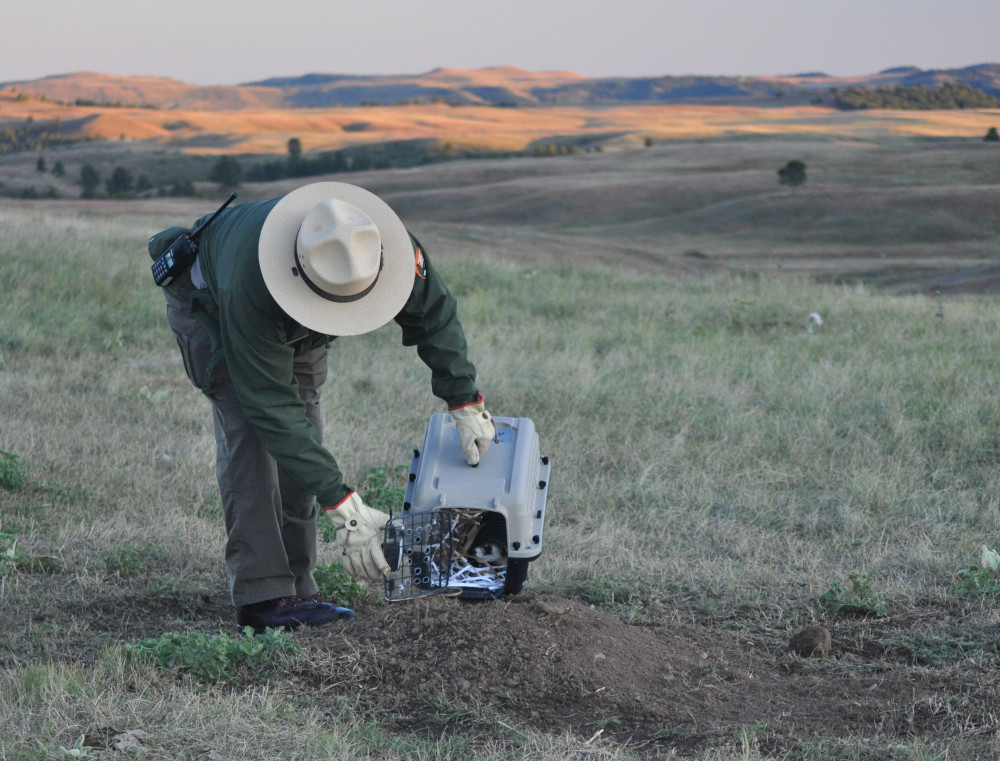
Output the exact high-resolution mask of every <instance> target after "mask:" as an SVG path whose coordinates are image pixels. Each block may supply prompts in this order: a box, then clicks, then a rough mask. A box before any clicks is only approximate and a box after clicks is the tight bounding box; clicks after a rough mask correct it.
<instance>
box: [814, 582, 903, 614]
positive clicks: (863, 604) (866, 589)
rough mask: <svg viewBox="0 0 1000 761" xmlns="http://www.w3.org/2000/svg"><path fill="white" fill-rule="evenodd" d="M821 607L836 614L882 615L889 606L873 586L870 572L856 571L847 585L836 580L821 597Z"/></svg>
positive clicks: (887, 610) (886, 612) (886, 611)
mask: <svg viewBox="0 0 1000 761" xmlns="http://www.w3.org/2000/svg"><path fill="white" fill-rule="evenodd" d="M819 604H820V607H822V608H823V610H825V611H826V612H827V613H829V614H831V615H835V616H856V617H859V618H866V617H868V616H875V617H882V616H885V615H886V614H888V612H889V606H888V605H887V604H886V602H885V600H883V599H882V597H881V596H880V595H878V594H877V593H876V592H875V590H874V588H873V587H872V577H871V574H870V573H862V572H861V571H855V572H853V573H852V574H851V575H850V576H848V584H847V587H845V586H844V585H842V584H841V583H840V582H837V581H835V582H834V583H833V584H831V585H830V588H829V589H827V590H826V591H825V592H824V593H823V594H821V595H820V597H819Z"/></svg>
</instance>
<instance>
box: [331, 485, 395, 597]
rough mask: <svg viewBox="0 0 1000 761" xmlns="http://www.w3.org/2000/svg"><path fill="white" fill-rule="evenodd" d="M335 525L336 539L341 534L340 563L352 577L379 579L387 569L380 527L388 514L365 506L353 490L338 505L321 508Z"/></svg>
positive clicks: (385, 573) (387, 517)
mask: <svg viewBox="0 0 1000 761" xmlns="http://www.w3.org/2000/svg"><path fill="white" fill-rule="evenodd" d="M323 512H325V513H326V514H327V515H329V516H330V520H332V521H333V525H334V526H336V527H337V538H338V539H339V538H340V534H345V536H344V560H343V565H344V568H345V569H346V570H347V572H348V573H349V574H351V575H352V576H360V577H361V578H365V579H369V580H371V581H381V579H382V577H383V575H387V574H388V573H389V572H390V570H391V569H390V568H389V564H388V563H387V562H385V556H384V555H383V554H382V529H383V527H384V526H385V524H386V523H387V522H388V521H389V516H388V515H386V514H385V513H383V512H382V511H381V510H376V509H374V508H371V507H368V505H366V504H365V503H364V502H362V501H361V497H359V496H358V493H357V492H354V491H352V492H351V493H350V494H348V495H347V496H346V497H344V499H343V500H341V501H340V502H339V503H338V504H336V505H334V506H332V507H326V508H323Z"/></svg>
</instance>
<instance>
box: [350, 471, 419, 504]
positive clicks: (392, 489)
mask: <svg viewBox="0 0 1000 761" xmlns="http://www.w3.org/2000/svg"><path fill="white" fill-rule="evenodd" d="M408 469H409V466H408V465H380V466H379V467H377V468H372V469H371V470H369V471H368V472H367V473H366V474H365V476H364V478H362V479H361V484H360V486H359V487H358V491H359V493H360V494H361V495H362V496H363V497H364V499H365V504H367V505H369V506H370V507H374V508H375V509H376V510H381V511H382V512H384V513H393V514H398V513H399V511H400V508H401V507H402V505H403V495H404V494H405V493H406V488H405V484H406V473H407V471H408ZM400 484H402V485H400Z"/></svg>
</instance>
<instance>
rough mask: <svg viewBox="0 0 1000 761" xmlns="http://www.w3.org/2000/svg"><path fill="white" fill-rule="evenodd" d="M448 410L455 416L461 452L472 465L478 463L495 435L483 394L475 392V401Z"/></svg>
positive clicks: (495, 428) (494, 424)
mask: <svg viewBox="0 0 1000 761" xmlns="http://www.w3.org/2000/svg"><path fill="white" fill-rule="evenodd" d="M448 412H450V413H451V415H452V417H453V418H455V427H456V428H457V429H458V440H459V442H461V444H462V454H464V455H465V459H466V462H468V463H469V465H471V466H472V467H475V466H477V465H478V464H479V460H480V458H481V457H482V456H483V455H484V454H486V450H488V449H489V448H490V442H491V441H493V439H494V437H496V435H497V426H496V423H494V422H493V416H492V415H490V413H488V412H487V411H486V404H485V403H484V402H483V395H482V394H480V393H477V394H476V401H474V402H469V404H462V405H459V406H458V407H449V408H448Z"/></svg>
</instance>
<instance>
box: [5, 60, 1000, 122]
mask: <svg viewBox="0 0 1000 761" xmlns="http://www.w3.org/2000/svg"><path fill="white" fill-rule="evenodd" d="M945 82H954V83H958V84H967V85H970V86H972V87H975V88H977V89H980V90H983V91H984V92H986V93H988V94H990V95H993V96H994V97H1000V64H995V63H984V64H978V65H975V66H968V67H965V68H961V69H931V70H924V69H919V68H917V67H914V66H900V67H894V68H890V69H885V70H883V71H880V72H877V73H875V74H871V75H867V76H861V77H837V76H832V75H829V74H825V73H822V72H808V73H804V74H792V75H787V76H770V77H764V76H757V77H740V76H697V75H691V76H662V77H604V78H587V77H583V76H581V75H579V74H574V73H573V72H568V71H542V72H536V71H527V70H524V69H519V68H516V67H510V66H501V67H493V68H486V69H474V70H464V69H452V68H438V69H434V70H433V71H429V72H426V73H423V74H400V75H378V76H366V75H348V74H333V73H330V74H327V73H321V72H316V73H309V74H303V75H301V76H290V77H272V78H268V79H264V80H260V81H256V82H249V83H246V84H242V85H234V86H222V85H218V86H198V85H191V84H186V83H184V82H178V81H177V80H173V79H168V78H164V77H127V76H119V75H114V74H102V73H93V72H79V73H71V74H61V75H58V76H50V77H45V78H42V79H36V80H30V81H12V82H4V83H0V88H5V89H7V88H13V89H16V90H17V91H18V92H24V93H27V94H31V95H35V96H40V97H44V98H46V99H48V100H51V101H56V102H61V103H69V104H72V103H75V102H77V101H87V102H90V103H97V104H101V103H107V104H119V105H122V104H125V105H131V106H144V107H150V108H159V109H183V110H200V111H214V110H219V111H221V110H233V109H275V108H277V109H281V108H320V107H332V106H358V105H369V104H370V105H375V104H379V105H394V104H403V103H432V102H441V103H448V104H453V105H489V106H511V107H515V106H516V107H531V106H543V107H550V106H601V105H622V104H627V103H671V102H687V103H697V102H705V103H746V104H754V105H761V104H766V103H768V102H770V103H774V104H777V103H789V104H790V103H792V102H808V101H809V99H815V98H816V97H817V96H818V95H820V94H821V93H823V92H825V91H828V90H830V89H831V88H844V87H857V86H869V87H887V86H893V85H903V86H907V87H910V86H916V85H924V86H927V87H936V86H939V85H941V84H943V83H945ZM777 99H780V100H777Z"/></svg>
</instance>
